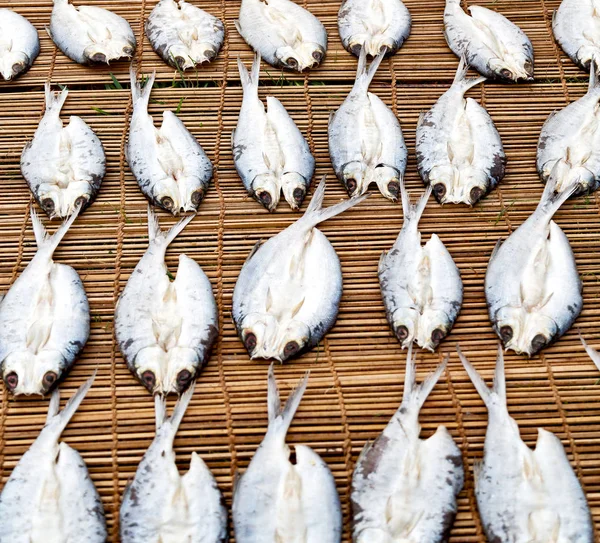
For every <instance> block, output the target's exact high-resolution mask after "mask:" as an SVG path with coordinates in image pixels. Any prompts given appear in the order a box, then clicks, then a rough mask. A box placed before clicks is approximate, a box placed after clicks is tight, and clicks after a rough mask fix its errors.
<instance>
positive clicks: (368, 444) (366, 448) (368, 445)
mask: <svg viewBox="0 0 600 543" xmlns="http://www.w3.org/2000/svg"><path fill="white" fill-rule="evenodd" d="M373 443H374V441H367V442H366V443H365V446H364V447H363V448H362V449H361V451H360V454H359V455H358V459H357V460H356V465H357V466H358V465H359V464H360V462H361V461H362V459H363V458H364V457H365V456H367V454H369V451H370V450H371V447H373Z"/></svg>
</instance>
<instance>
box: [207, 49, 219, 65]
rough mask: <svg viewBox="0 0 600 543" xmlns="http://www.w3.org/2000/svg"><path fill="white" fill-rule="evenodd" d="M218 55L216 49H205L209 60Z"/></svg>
mask: <svg viewBox="0 0 600 543" xmlns="http://www.w3.org/2000/svg"><path fill="white" fill-rule="evenodd" d="M216 56H217V52H216V51H215V50H214V49H207V50H206V51H204V57H205V58H206V60H207V61H208V62H211V61H212V60H214V59H215V57H216Z"/></svg>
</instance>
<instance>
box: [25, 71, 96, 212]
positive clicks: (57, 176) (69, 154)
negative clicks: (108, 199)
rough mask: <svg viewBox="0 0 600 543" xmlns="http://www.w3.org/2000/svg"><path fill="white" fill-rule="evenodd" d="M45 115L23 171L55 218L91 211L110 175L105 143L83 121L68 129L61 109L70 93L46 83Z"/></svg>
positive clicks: (75, 120) (77, 120) (76, 119)
mask: <svg viewBox="0 0 600 543" xmlns="http://www.w3.org/2000/svg"><path fill="white" fill-rule="evenodd" d="M45 89H46V111H45V113H44V117H43V118H42V120H41V121H40V124H39V126H38V128H37V130H36V131H35V134H34V135H33V139H32V140H31V141H30V142H29V143H27V145H25V148H24V149H23V153H22V154H21V173H22V174H23V177H24V178H25V180H26V181H27V184H28V185H29V188H30V189H31V192H32V193H33V196H34V197H35V199H36V201H37V203H38V204H39V205H40V207H41V208H42V209H43V210H44V211H45V212H46V213H47V214H48V216H49V217H50V218H51V219H53V218H55V217H59V218H65V217H69V216H70V215H72V214H73V213H74V211H75V209H78V208H79V209H80V210H83V209H85V208H87V207H88V206H89V205H90V204H91V203H92V202H93V201H94V200H95V199H96V196H97V195H98V191H99V190H100V185H101V184H102V179H103V178H104V174H105V173H106V157H105V156H104V148H103V147H102V143H101V141H100V140H99V139H98V136H96V134H95V133H94V131H93V130H92V129H91V128H90V127H89V126H88V125H87V123H86V122H85V121H84V120H83V119H82V118H81V117H77V116H75V115H71V117H70V119H69V124H67V126H66V127H65V126H64V125H63V122H62V120H61V118H60V111H61V109H62V107H63V105H64V103H65V101H66V99H67V96H68V94H69V91H68V90H67V89H66V88H64V89H63V90H62V91H61V92H52V91H51V90H50V83H48V82H47V83H46V86H45Z"/></svg>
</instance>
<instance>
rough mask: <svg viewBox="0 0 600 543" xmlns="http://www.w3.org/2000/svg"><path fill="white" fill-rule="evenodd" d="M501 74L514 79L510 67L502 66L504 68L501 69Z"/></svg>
mask: <svg viewBox="0 0 600 543" xmlns="http://www.w3.org/2000/svg"><path fill="white" fill-rule="evenodd" d="M500 75H501V76H502V77H505V78H506V79H513V74H512V72H511V71H510V70H509V69H508V68H502V70H500Z"/></svg>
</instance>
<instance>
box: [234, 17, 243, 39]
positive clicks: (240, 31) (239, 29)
mask: <svg viewBox="0 0 600 543" xmlns="http://www.w3.org/2000/svg"><path fill="white" fill-rule="evenodd" d="M233 24H234V25H235V29H236V30H237V31H238V32H239V34H240V36H243V34H242V25H240V22H239V21H238V20H237V19H236V20H235V21H233Z"/></svg>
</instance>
